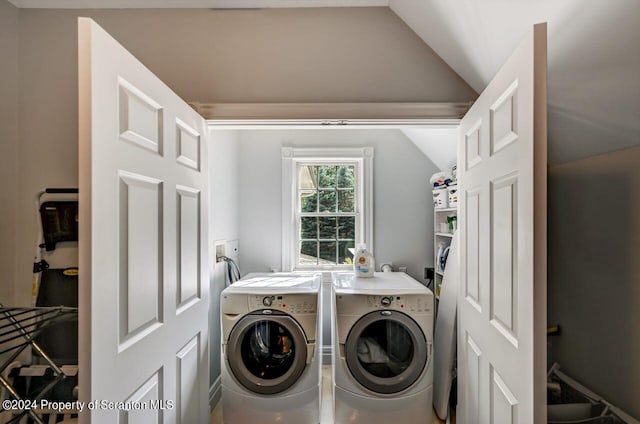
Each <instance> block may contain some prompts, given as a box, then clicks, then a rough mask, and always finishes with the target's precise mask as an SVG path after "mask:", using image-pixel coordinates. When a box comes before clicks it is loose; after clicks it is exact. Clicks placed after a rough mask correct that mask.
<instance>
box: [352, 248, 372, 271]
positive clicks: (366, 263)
mask: <svg viewBox="0 0 640 424" xmlns="http://www.w3.org/2000/svg"><path fill="white" fill-rule="evenodd" d="M375 266H376V265H375V259H374V258H373V255H372V254H371V252H369V251H368V250H367V245H366V244H364V243H361V244H359V245H358V248H357V249H356V253H355V254H354V255H353V270H354V272H355V275H356V277H365V278H367V277H373V271H374V269H375Z"/></svg>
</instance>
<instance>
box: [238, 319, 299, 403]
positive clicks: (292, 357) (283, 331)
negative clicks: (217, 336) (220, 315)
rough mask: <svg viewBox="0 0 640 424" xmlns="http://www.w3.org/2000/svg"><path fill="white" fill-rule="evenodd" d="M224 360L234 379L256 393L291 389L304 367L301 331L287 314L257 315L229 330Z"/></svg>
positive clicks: (243, 320) (241, 321)
mask: <svg viewBox="0 0 640 424" xmlns="http://www.w3.org/2000/svg"><path fill="white" fill-rule="evenodd" d="M227 360H228V361H229V367H230V368H231V372H232V373H233V375H234V376H235V378H236V379H237V380H238V382H240V384H242V385H243V386H244V387H245V388H246V389H247V390H250V391H252V392H254V393H259V394H274V393H280V392H283V391H285V390H287V389H288V388H289V387H291V386H292V385H293V384H294V383H295V382H296V381H297V380H298V378H299V377H300V374H302V371H304V368H305V366H306V361H307V343H306V338H305V336H304V332H303V331H302V328H300V326H299V325H298V323H297V322H296V321H295V320H294V319H293V318H292V317H290V316H288V315H276V312H273V315H271V314H268V315H267V314H265V313H257V314H251V315H247V316H245V317H244V318H242V319H241V320H240V321H239V322H238V323H237V324H236V325H235V327H233V330H231V334H230V335H229V344H228V349H227Z"/></svg>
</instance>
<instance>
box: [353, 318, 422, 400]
mask: <svg viewBox="0 0 640 424" xmlns="http://www.w3.org/2000/svg"><path fill="white" fill-rule="evenodd" d="M345 357H346V361H347V366H348V368H349V371H350V372H351V374H352V375H353V377H354V378H355V379H356V381H358V383H360V384H361V385H362V386H363V387H365V388H367V389H369V390H371V391H373V392H376V393H382V394H391V393H398V392H401V391H403V390H405V389H407V388H408V387H410V386H411V385H412V384H413V383H415V382H416V380H418V378H419V377H420V376H421V375H422V371H423V370H424V367H425V365H426V364H427V360H428V349H427V342H426V338H425V336H424V333H423V332H422V330H421V329H420V327H419V326H418V324H416V322H415V321H414V320H413V319H411V318H410V317H409V316H408V315H406V314H404V313H402V312H397V311H389V310H385V311H376V312H370V313H368V314H367V315H364V316H363V317H362V318H360V319H359V320H358V321H357V322H356V323H355V324H354V326H353V327H352V328H351V331H350V332H349V335H348V336H347V340H346V342H345Z"/></svg>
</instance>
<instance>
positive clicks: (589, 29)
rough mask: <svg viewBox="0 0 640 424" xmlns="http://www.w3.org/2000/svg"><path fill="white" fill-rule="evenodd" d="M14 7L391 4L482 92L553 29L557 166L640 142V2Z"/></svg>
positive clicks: (133, 1) (254, 0) (431, 0)
mask: <svg viewBox="0 0 640 424" xmlns="http://www.w3.org/2000/svg"><path fill="white" fill-rule="evenodd" d="M10 1H11V2H12V3H14V4H15V5H16V6H19V7H47V8H114V7H116V8H124V7H151V8H157V7H165V8H166V7H182V8H184V7H209V8H257V7H259V8H267V7H328V6H332V7H335V6H348V7H354V6H363V7H366V6H388V7H390V8H391V9H392V10H393V11H394V12H395V13H396V14H397V15H398V16H399V17H400V18H401V19H402V20H403V21H404V22H405V23H406V24H407V25H408V26H409V27H410V28H411V29H413V31H414V32H415V33H416V34H417V35H418V36H420V37H421V38H422V40H423V41H424V42H425V43H427V44H428V45H429V46H430V47H431V48H432V49H433V50H435V52H436V53H438V54H439V55H440V56H441V57H442V58H443V59H444V60H445V61H446V62H447V63H448V64H449V66H451V68H452V69H453V70H454V71H455V72H457V73H458V74H459V75H460V76H461V77H462V78H463V79H464V80H465V81H466V82H467V83H468V84H469V85H471V86H472V87H473V88H474V89H475V90H476V91H477V92H481V91H482V90H483V89H484V87H485V86H486V85H487V84H488V82H489V81H490V80H491V78H492V76H493V75H494V74H495V73H496V71H497V70H498V68H499V67H500V65H501V64H502V63H503V62H504V60H505V59H506V58H507V57H508V56H509V54H510V52H511V51H512V50H513V49H514V48H515V47H516V46H517V45H518V43H519V42H520V40H522V38H523V37H524V35H525V33H526V32H527V31H528V30H529V29H530V28H531V26H532V25H533V24H534V23H537V22H548V31H549V32H548V66H549V68H548V72H549V75H548V104H549V108H548V124H549V160H550V162H551V163H562V162H567V161H571V160H576V159H580V158H584V157H588V156H592V155H596V154H599V153H604V152H608V151H613V150H618V149H622V148H625V147H630V146H634V145H637V144H640V0H606V1H600V0H588V1H584V0H560V1H558V0H535V1H534V0H529V1H506V0H481V1H478V0H447V1H444V0H10ZM406 134H407V136H409V134H408V133H406ZM413 138H416V140H417V141H418V142H417V143H416V144H423V145H425V146H426V145H429V144H432V143H427V142H426V141H425V140H426V139H425V138H424V137H423V136H421V135H420V134H413ZM427 138H428V139H431V138H430V137H427ZM416 140H414V141H416ZM420 140H421V141H420ZM443 160H444V159H443ZM445 162H446V161H445Z"/></svg>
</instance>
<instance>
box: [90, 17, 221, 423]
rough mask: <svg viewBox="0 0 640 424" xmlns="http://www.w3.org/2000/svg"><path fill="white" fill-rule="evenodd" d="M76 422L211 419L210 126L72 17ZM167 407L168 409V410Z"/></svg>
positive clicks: (114, 44) (101, 34)
mask: <svg viewBox="0 0 640 424" xmlns="http://www.w3.org/2000/svg"><path fill="white" fill-rule="evenodd" d="M78 26H79V102H80V107H79V112H80V117H79V125H80V219H79V221H80V230H81V234H80V249H79V250H80V269H81V272H80V306H79V312H80V326H81V328H80V338H81V340H80V369H81V371H80V378H81V381H80V385H79V387H80V398H81V400H83V401H89V400H93V399H100V400H107V401H111V402H123V401H126V400H130V401H144V402H151V401H152V400H154V401H164V406H165V409H158V408H159V407H162V404H160V405H157V404H154V405H151V404H149V405H148V406H149V409H146V410H131V411H118V410H109V409H94V410H91V411H88V410H85V412H84V413H83V415H82V416H81V420H82V422H89V420H91V422H92V423H115V422H121V423H126V422H128V423H146V422H149V423H156V422H164V423H178V422H185V423H191V422H207V421H208V399H207V395H208V376H209V373H208V369H209V363H208V354H207V350H208V344H209V343H208V288H209V284H208V279H207V276H208V271H207V267H206V258H207V257H208V255H207V243H206V234H207V232H206V231H207V222H206V217H207V216H208V215H207V212H206V211H207V209H206V208H207V201H208V199H207V195H206V193H207V192H208V189H207V171H208V170H207V167H206V164H205V163H203V162H201V157H204V156H205V154H204V149H205V147H206V143H205V142H204V140H205V134H206V126H205V122H204V120H203V119H202V117H200V116H199V115H198V114H197V113H196V112H195V111H194V110H192V109H191V108H190V107H189V106H188V105H187V104H186V103H185V102H184V101H182V100H181V99H180V98H179V97H178V96H177V95H176V94H175V93H173V92H172V91H171V90H170V89H169V88H168V87H167V86H166V85H165V84H164V83H162V81H160V80H159V79H158V78H157V77H155V76H154V75H153V74H152V73H151V72H150V71H149V70H148V69H147V68H145V67H144V65H142V64H141V63H140V62H139V61H138V60H137V59H135V57H133V56H132V55H131V54H130V53H128V52H127V51H126V50H125V49H124V48H123V47H122V46H121V45H119V44H118V43H117V42H116V41H115V40H114V39H113V38H111V36H109V34H107V33H106V32H105V31H104V30H103V29H102V28H100V27H99V26H98V25H97V24H96V23H95V22H93V21H92V20H90V19H86V18H80V19H79V23H78ZM172 404H173V407H168V406H170V405H172Z"/></svg>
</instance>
